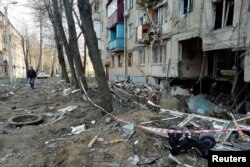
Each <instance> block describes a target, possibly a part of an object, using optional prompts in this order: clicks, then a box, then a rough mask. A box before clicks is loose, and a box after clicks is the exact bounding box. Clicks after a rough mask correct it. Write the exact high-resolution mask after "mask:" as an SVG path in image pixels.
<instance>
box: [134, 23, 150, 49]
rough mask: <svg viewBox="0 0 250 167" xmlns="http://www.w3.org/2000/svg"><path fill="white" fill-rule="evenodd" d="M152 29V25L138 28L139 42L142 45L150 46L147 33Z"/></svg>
mask: <svg viewBox="0 0 250 167" xmlns="http://www.w3.org/2000/svg"><path fill="white" fill-rule="evenodd" d="M150 28H151V26H150V24H143V25H140V26H138V28H137V42H138V43H142V44H149V43H150V40H149V36H148V35H146V33H147V32H148V31H149V29H150Z"/></svg>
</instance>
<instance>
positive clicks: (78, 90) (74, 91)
mask: <svg viewBox="0 0 250 167" xmlns="http://www.w3.org/2000/svg"><path fill="white" fill-rule="evenodd" d="M80 91H81V89H76V90H73V91H72V92H71V93H72V94H73V93H76V92H80Z"/></svg>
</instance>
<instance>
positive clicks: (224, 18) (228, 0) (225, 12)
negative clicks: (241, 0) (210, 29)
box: [213, 0, 235, 30]
mask: <svg viewBox="0 0 250 167" xmlns="http://www.w3.org/2000/svg"><path fill="white" fill-rule="evenodd" d="M220 2H222V5H223V9H222V13H221V25H220V26H219V27H216V15H217V14H216V7H217V6H218V5H217V4H218V3H220ZM234 5H235V3H234V0H220V1H219V0H217V1H215V2H213V11H214V24H213V25H214V30H217V29H222V28H225V27H230V26H232V25H233V17H234ZM230 6H232V11H231V13H232V14H233V15H232V16H231V19H230V21H229V20H228V19H229V18H228V17H229V14H230V9H231V7H230ZM228 21H229V22H231V23H228Z"/></svg>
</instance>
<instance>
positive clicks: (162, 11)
mask: <svg viewBox="0 0 250 167" xmlns="http://www.w3.org/2000/svg"><path fill="white" fill-rule="evenodd" d="M157 17H158V18H157V21H158V24H163V23H164V22H165V21H166V17H167V5H166V4H164V5H162V6H160V7H159V8H158V12H157Z"/></svg>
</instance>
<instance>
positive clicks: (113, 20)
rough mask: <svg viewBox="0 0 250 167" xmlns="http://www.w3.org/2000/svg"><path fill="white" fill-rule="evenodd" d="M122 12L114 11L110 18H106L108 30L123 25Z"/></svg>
mask: <svg viewBox="0 0 250 167" xmlns="http://www.w3.org/2000/svg"><path fill="white" fill-rule="evenodd" d="M123 22H124V17H123V10H121V9H118V10H116V11H115V12H114V13H113V14H112V15H111V16H109V17H108V28H112V27H114V26H115V25H116V24H117V23H123Z"/></svg>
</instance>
